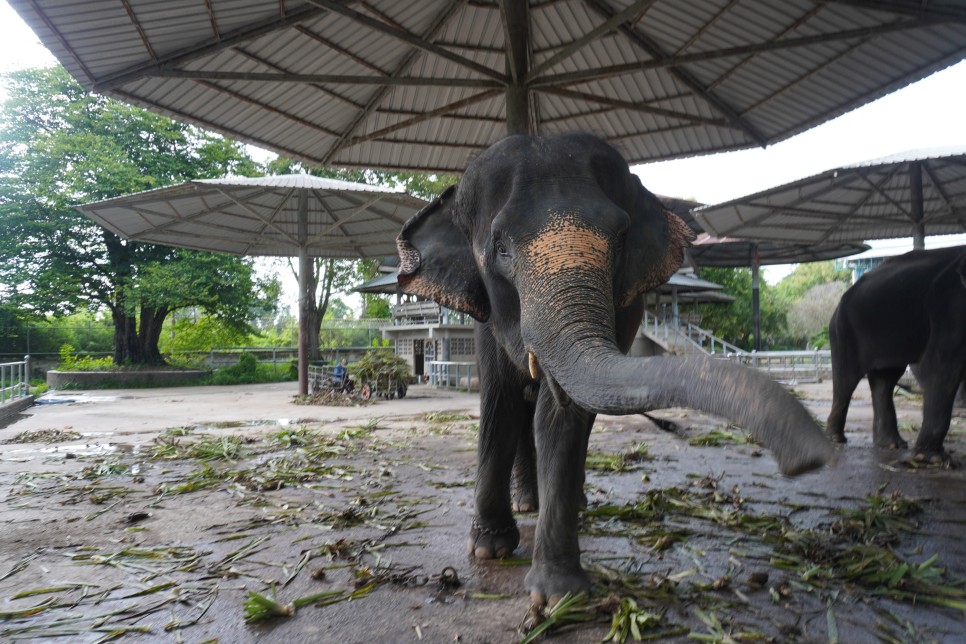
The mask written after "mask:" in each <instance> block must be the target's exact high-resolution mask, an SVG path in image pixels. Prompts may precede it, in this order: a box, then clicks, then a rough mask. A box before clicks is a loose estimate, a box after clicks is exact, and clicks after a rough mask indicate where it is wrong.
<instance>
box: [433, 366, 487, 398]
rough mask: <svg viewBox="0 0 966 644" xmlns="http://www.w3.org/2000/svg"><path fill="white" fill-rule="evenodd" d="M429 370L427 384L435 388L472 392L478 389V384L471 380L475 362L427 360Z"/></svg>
mask: <svg viewBox="0 0 966 644" xmlns="http://www.w3.org/2000/svg"><path fill="white" fill-rule="evenodd" d="M426 367H427V369H428V370H429V374H428V375H429V384H431V385H433V386H435V387H447V388H450V389H463V390H466V391H473V390H474V389H479V386H480V383H479V382H478V381H477V380H474V378H473V370H474V368H475V367H476V363H475V362H449V361H444V360H427V361H426Z"/></svg>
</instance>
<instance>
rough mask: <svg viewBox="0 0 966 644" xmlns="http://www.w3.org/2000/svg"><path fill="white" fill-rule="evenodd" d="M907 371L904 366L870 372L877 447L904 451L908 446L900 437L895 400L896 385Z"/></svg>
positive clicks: (874, 433)
mask: <svg viewBox="0 0 966 644" xmlns="http://www.w3.org/2000/svg"><path fill="white" fill-rule="evenodd" d="M905 370H906V368H905V366H904V365H903V366H902V367H894V368H891V369H878V370H875V371H870V372H869V389H871V390H872V442H873V443H874V444H875V445H876V447H888V448H891V449H902V448H905V447H907V446H908V443H906V441H904V440H902V437H901V436H899V427H898V423H897V420H896V406H895V401H894V399H893V393H895V388H896V384H897V383H898V382H899V378H901V377H902V374H903V373H905Z"/></svg>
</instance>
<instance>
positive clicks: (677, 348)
mask: <svg viewBox="0 0 966 644" xmlns="http://www.w3.org/2000/svg"><path fill="white" fill-rule="evenodd" d="M641 331H642V332H643V334H644V335H645V336H647V338H648V339H650V340H651V341H652V342H654V343H655V344H657V345H658V346H660V347H661V348H663V349H664V350H665V351H667V352H668V353H674V354H678V355H688V354H695V353H703V354H705V355H716V356H722V357H724V356H726V355H727V354H745V353H747V351H745V350H743V349H740V348H738V347H736V346H735V345H733V344H731V343H730V342H726V341H725V340H722V339H721V338H718V337H716V336H715V335H714V334H712V333H711V332H710V331H706V330H704V329H702V328H701V327H699V326H697V325H695V324H691V323H690V322H687V323H684V324H681V325H678V324H673V323H671V322H669V321H666V320H663V319H662V318H661V317H660V316H658V315H655V314H654V313H652V312H651V311H644V320H643V321H642V322H641Z"/></svg>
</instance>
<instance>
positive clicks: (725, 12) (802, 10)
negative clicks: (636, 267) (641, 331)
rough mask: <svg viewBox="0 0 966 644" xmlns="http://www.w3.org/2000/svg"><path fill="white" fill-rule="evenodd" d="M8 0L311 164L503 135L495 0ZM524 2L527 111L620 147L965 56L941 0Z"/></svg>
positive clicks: (838, 101)
mask: <svg viewBox="0 0 966 644" xmlns="http://www.w3.org/2000/svg"><path fill="white" fill-rule="evenodd" d="M10 3H11V5H12V6H13V7H14V8H15V9H16V10H17V11H18V13H20V15H21V16H23V18H24V19H25V20H26V21H27V23H28V24H29V25H30V26H31V27H32V28H33V30H34V31H35V32H36V33H37V35H38V37H39V38H40V39H41V40H42V41H43V42H44V43H45V44H46V45H47V46H48V47H49V48H50V50H51V51H52V52H53V53H54V55H55V56H56V57H57V58H58V59H59V60H60V61H61V62H62V63H63V64H64V66H65V67H66V68H67V69H68V70H69V71H70V73H71V74H73V75H74V76H75V77H76V78H77V79H78V80H80V81H81V82H82V83H83V84H84V85H85V86H87V87H89V88H93V89H95V90H97V91H100V92H103V93H105V94H108V95H112V96H115V97H118V98H121V99H123V100H127V101H130V102H133V103H136V104H138V105H142V106H145V107H148V108H150V109H153V110H156V111H160V112H162V113H165V114H168V115H171V116H175V117H177V118H181V119H184V120H187V121H190V122H193V123H196V124H199V125H203V126H205V127H208V128H211V129H214V130H217V131H220V132H222V133H224V134H226V135H228V136H231V137H233V138H236V139H239V140H243V141H248V142H252V143H256V144H258V145H261V146H264V147H267V148H269V149H272V150H275V151H277V152H279V153H281V154H284V155H287V156H290V157H293V158H296V159H300V160H303V161H306V162H309V163H321V164H331V165H345V166H362V167H373V168H376V167H379V168H396V169H411V170H432V171H459V170H461V169H462V168H463V167H464V166H465V164H466V163H467V160H468V158H469V157H470V156H471V155H473V154H475V153H477V152H479V151H480V150H482V149H483V148H485V147H487V146H488V145H490V144H491V143H493V142H494V141H496V140H497V139H499V138H500V137H502V136H503V135H504V134H505V132H506V124H505V122H506V117H507V109H506V101H507V98H506V97H507V88H508V86H510V85H511V84H513V80H512V78H511V77H510V76H509V74H508V69H510V67H509V66H508V62H507V61H508V54H507V51H508V42H507V38H508V37H507V33H508V32H509V30H508V28H507V26H506V25H504V16H505V14H506V13H509V12H504V11H501V9H500V4H499V2H497V0H477V1H474V2H465V1H461V0H422V1H421V2H399V1H398V0H370V1H369V2H366V3H346V2H339V1H337V0H312V1H311V2H309V1H299V0H286V1H285V2H265V1H263V0H220V1H219V2H216V3H202V2H199V1H198V0H171V1H169V2H163V3H161V2H155V1H152V0H127V2H124V3H119V2H117V1H116V0H10ZM527 6H528V8H529V9H528V20H527V25H528V27H529V41H528V42H526V43H525V44H524V46H523V47H522V49H523V50H525V51H529V52H530V54H529V61H528V65H527V67H528V68H529V72H528V73H527V74H525V75H524V76H523V77H521V78H519V79H517V81H516V82H517V84H518V85H519V86H520V87H522V89H523V90H524V91H525V93H526V94H527V95H528V96H529V97H530V101H531V103H530V113H531V117H532V118H531V120H532V125H533V128H534V129H535V130H536V131H538V132H540V133H544V134H552V133H557V132H562V131H573V130H579V131H586V132H592V133H595V134H598V135H600V136H602V137H604V138H606V139H608V140H609V141H611V142H612V143H614V144H615V145H617V146H618V147H619V148H620V149H621V150H622V152H623V153H624V155H625V157H626V158H627V160H628V161H630V162H644V161H653V160H658V159H669V158H674V157H682V156H689V155H696V154H703V153H707V152H712V151H724V150H732V149H738V148H745V147H752V146H759V145H766V144H770V143H774V142H776V141H780V140H782V139H785V138H787V137H789V136H791V135H793V134H796V133H798V132H800V131H802V130H804V129H807V128H809V127H811V126H814V125H817V124H818V123H821V122H823V121H825V120H828V119H830V118H833V117H835V116H837V115H839V114H841V113H843V112H846V111H848V110H851V109H853V108H855V107H857V106H859V105H861V104H864V103H866V102H868V101H871V100H873V99H875V98H877V97H879V96H881V95H883V94H885V93H887V92H890V91H892V90H894V89H897V88H899V87H901V86H903V85H906V84H908V83H910V82H913V81H915V80H918V79H920V78H922V77H924V76H926V75H928V74H930V73H932V72H934V71H936V70H938V69H941V68H943V67H945V66H947V65H949V64H952V63H954V62H957V61H959V60H961V59H962V58H964V56H966V7H964V6H963V3H962V2H960V1H958V0H932V1H930V2H929V3H928V4H924V3H921V2H918V1H917V0H892V1H891V2H888V3H877V2H869V1H867V0H835V1H831V2H814V1H813V0H742V1H740V2H730V1H728V0H693V1H689V2H680V1H679V0H555V1H553V2H546V1H540V0H530V2H528V3H527ZM128 9H129V10H130V11H128ZM209 10H210V13H209Z"/></svg>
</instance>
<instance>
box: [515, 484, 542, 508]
mask: <svg viewBox="0 0 966 644" xmlns="http://www.w3.org/2000/svg"><path fill="white" fill-rule="evenodd" d="M539 508H540V504H539V503H537V495H536V494H535V493H533V492H528V491H525V490H519V489H517V490H514V491H513V511H514V512H536V511H537V510H538V509H539Z"/></svg>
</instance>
